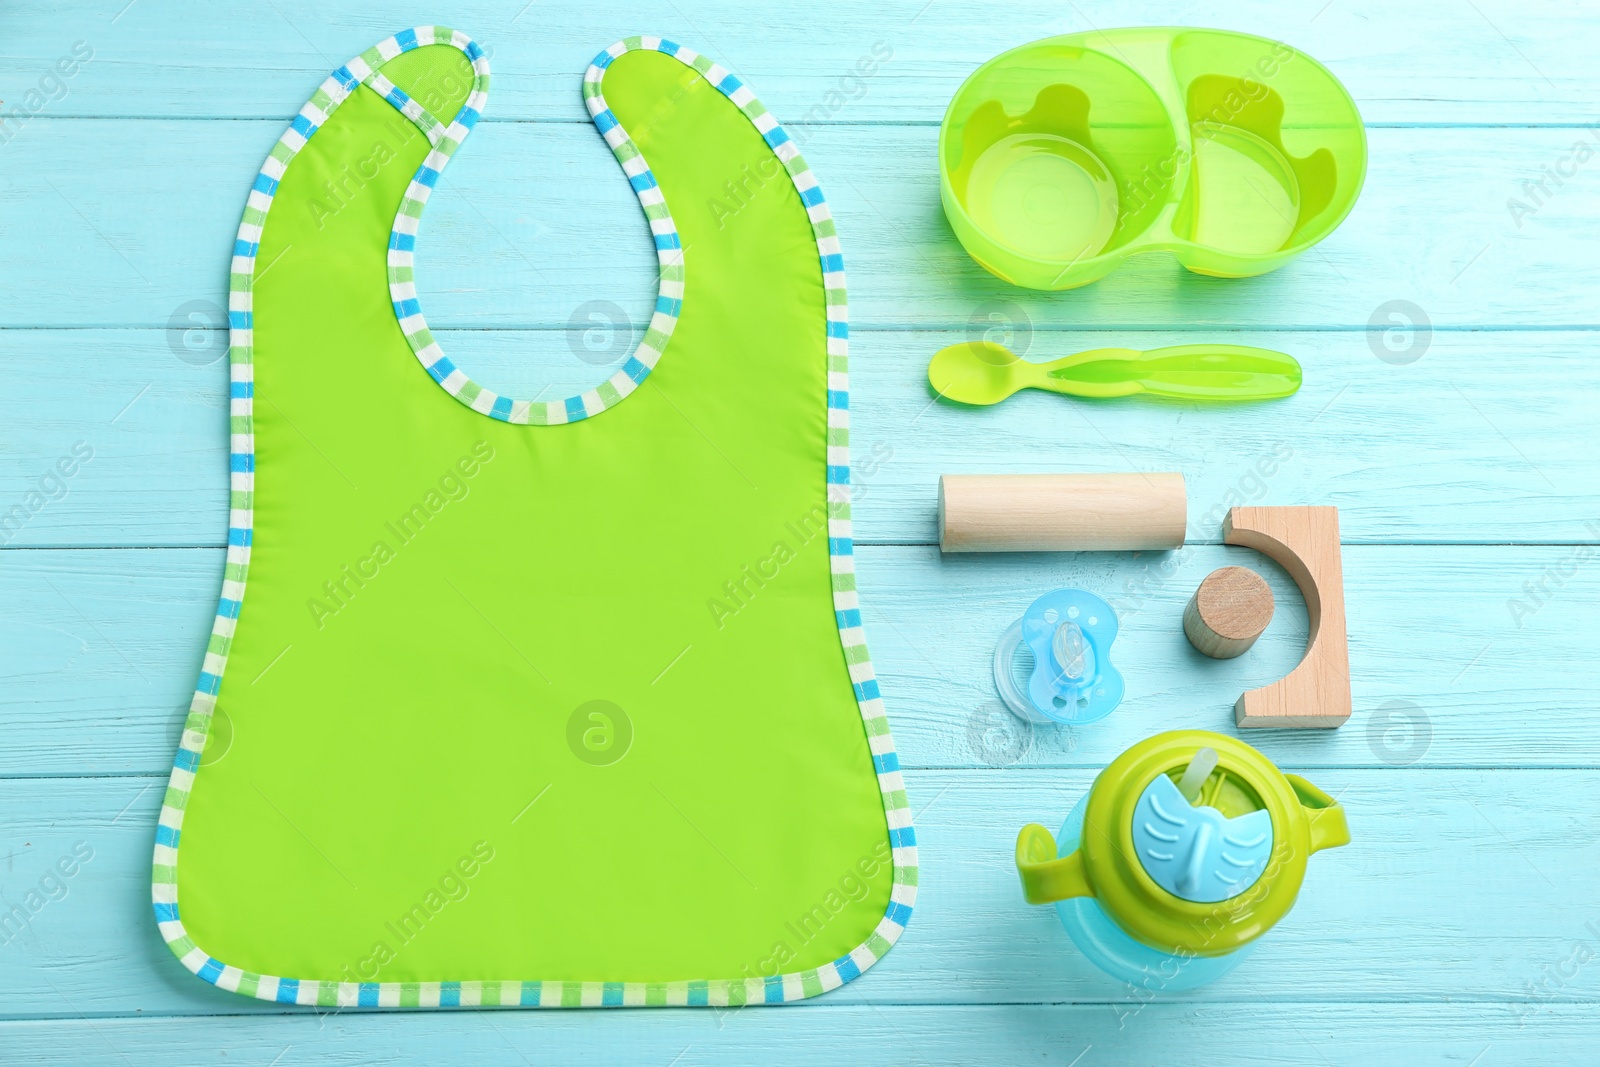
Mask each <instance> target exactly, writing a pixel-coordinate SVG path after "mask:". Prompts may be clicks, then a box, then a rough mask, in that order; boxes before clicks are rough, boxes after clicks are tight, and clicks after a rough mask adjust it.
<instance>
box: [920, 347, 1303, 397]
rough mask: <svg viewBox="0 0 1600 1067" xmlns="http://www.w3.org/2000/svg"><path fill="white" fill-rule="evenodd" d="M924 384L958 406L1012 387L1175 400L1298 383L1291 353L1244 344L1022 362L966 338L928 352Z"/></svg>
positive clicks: (1259, 392) (1269, 392) (1288, 388)
mask: <svg viewBox="0 0 1600 1067" xmlns="http://www.w3.org/2000/svg"><path fill="white" fill-rule="evenodd" d="M928 383H929V384H930V385H932V386H933V388H934V390H935V391H936V392H937V393H938V394H939V395H940V396H943V397H947V398H949V399H951V400H954V401H956V402H958V403H962V404H980V405H988V404H998V403H1000V401H1002V400H1004V399H1005V398H1006V397H1008V396H1010V395H1011V394H1012V393H1015V392H1016V391H1017V390H1019V389H1044V390H1047V391H1049V392H1052V393H1065V394H1066V395H1068V396H1083V397H1096V398H1103V397H1115V396H1133V395H1134V394H1136V393H1149V394H1150V395H1152V396H1162V397H1170V398H1173V399H1177V400H1274V399H1276V398H1278V397H1284V396H1289V395H1290V394H1292V393H1294V392H1295V390H1297V389H1299V388H1300V364H1299V363H1297V362H1295V359H1294V357H1293V356H1286V355H1284V354H1283V353H1282V352H1274V351H1272V350H1271V349H1267V348H1251V347H1250V346H1248V345H1210V344H1204V345H1173V346H1172V347H1170V348H1155V349H1151V350H1150V351H1148V352H1138V351H1135V350H1134V349H1131V348H1096V349H1092V350H1090V351H1088V352H1079V353H1078V354H1077V355H1075V356H1067V357H1066V358H1065V359H1058V360H1055V361H1054V362H1052V363H1029V362H1028V361H1027V360H1024V359H1019V358H1018V357H1017V356H1016V354H1015V353H1013V352H1012V351H1011V350H1010V349H1009V348H1007V347H1005V346H1004V345H998V344H995V343H994V342H992V341H967V342H963V343H962V344H955V345H951V346H950V347H948V348H942V349H940V350H939V351H938V352H936V353H934V356H933V359H932V360H930V361H929V363H928Z"/></svg>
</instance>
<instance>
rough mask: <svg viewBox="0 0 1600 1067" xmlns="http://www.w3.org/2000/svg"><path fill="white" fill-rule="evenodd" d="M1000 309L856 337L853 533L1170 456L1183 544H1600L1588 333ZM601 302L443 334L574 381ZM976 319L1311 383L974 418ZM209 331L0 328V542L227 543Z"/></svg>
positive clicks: (921, 520) (916, 525) (523, 367)
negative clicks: (966, 350)
mask: <svg viewBox="0 0 1600 1067" xmlns="http://www.w3.org/2000/svg"><path fill="white" fill-rule="evenodd" d="M463 151H465V149H464V150H463ZM0 164H3V160H0ZM629 210H635V209H633V208H629ZM1296 269H1299V265H1296ZM645 288H646V283H644V282H642V281H641V282H640V289H639V292H638V293H636V294H634V299H635V300H636V302H638V303H640V304H641V305H642V304H643V302H644V301H645V300H646V297H645V295H644V291H645ZM217 296H218V297H220V292H219V293H218V294H217ZM992 311H993V314H994V315H996V316H998V318H997V319H996V320H993V321H991V320H990V319H989V318H988V317H987V316H988V314H989V312H987V311H985V312H983V314H982V315H981V316H980V317H979V318H978V320H977V321H976V322H975V323H974V324H973V325H972V326H971V327H966V328H959V327H958V328H954V329H945V330H939V331H900V330H877V331H859V332H857V333H855V334H854V336H853V337H852V345H851V348H852V354H853V355H854V356H855V359H854V360H853V361H852V365H851V383H852V385H853V387H854V390H855V392H856V394H857V395H858V396H860V397H865V400H863V401H860V402H858V403H856V404H855V405H854V410H853V411H852V413H851V414H852V430H853V437H854V442H855V445H856V450H855V451H856V458H857V460H858V462H857V469H856V471H855V481H856V483H857V485H858V488H859V493H860V496H859V503H860V507H859V508H858V509H857V511H856V535H857V537H858V538H859V539H860V540H862V541H863V542H866V543H872V544H907V543H921V544H929V543H932V542H933V541H934V539H935V529H934V517H935V511H934V495H933V491H932V490H933V486H934V485H935V484H936V482H937V479H938V476H939V474H941V473H945V472H961V471H973V472H980V471H986V470H1128V469H1143V470H1179V471H1182V472H1183V473H1184V475H1185V477H1186V478H1187V479H1188V482H1189V493H1190V500H1191V503H1192V505H1193V507H1192V509H1191V520H1192V521H1191V529H1190V536H1191V538H1192V539H1194V540H1197V541H1212V542H1214V541H1219V540H1220V539H1221V534H1220V528H1221V512H1220V511H1218V510H1217V509H1218V508H1219V507H1225V506H1227V505H1229V504H1240V503H1259V502H1271V503H1331V504H1336V505H1337V506H1338V507H1339V508H1340V526H1341V530H1342V532H1343V536H1344V538H1345V540H1346V541H1348V542H1355V543H1363V544H1382V543H1397V542H1399V543H1419V542H1458V543H1459V542H1468V543H1470V542H1474V541H1490V542H1496V543H1502V542H1512V541H1520V542H1536V543H1577V542H1593V541H1595V540H1596V538H1597V536H1600V534H1597V530H1600V450H1597V449H1595V448H1592V447H1583V446H1582V443H1583V442H1585V441H1591V442H1592V441H1593V440H1594V439H1595V433H1594V425H1595V409H1594V399H1593V398H1594V396H1595V395H1596V391H1597V389H1600V361H1596V360H1595V358H1594V352H1593V344H1594V338H1595V336H1596V334H1595V333H1592V332H1588V331H1576V330H1563V331H1544V330H1517V331H1459V332H1435V333H1434V334H1433V335H1432V336H1431V338H1428V339H1427V340H1426V341H1425V342H1423V341H1422V340H1421V338H1422V336H1423V335H1413V340H1416V341H1417V343H1419V344H1425V346H1426V347H1425V348H1423V349H1422V352H1423V355H1422V358H1420V359H1419V360H1417V361H1416V362H1414V363H1411V364H1407V365H1400V366H1397V365H1394V364H1391V363H1386V362H1383V361H1382V360H1380V359H1378V358H1377V357H1376V356H1375V355H1374V354H1373V346H1374V345H1375V346H1376V347H1377V349H1378V350H1379V351H1383V352H1387V351H1388V350H1387V349H1385V348H1384V341H1383V340H1382V339H1381V337H1379V336H1378V335H1375V334H1374V335H1368V334H1367V333H1365V332H1364V331H1354V330H1346V331H1314V332H1299V331H1281V330H1280V331H1270V332H1266V331H1263V332H1255V331H1252V332H1249V333H1246V334H1242V335H1235V334H1232V333H1230V332H1228V331H1219V330H1204V331H1201V332H1200V333H1199V334H1195V333H1190V334H1185V333H1182V332H1179V331H1174V330H1157V331H1148V332H1140V333H1137V334H1132V335H1130V333H1128V332H1126V331H1123V332H1115V331H1092V332H1085V333H1078V332H1054V331H1051V332H1046V331H1035V332H1032V333H1031V335H1029V334H1028V333H1027V332H1026V331H1025V330H1024V331H1018V330H1010V331H1007V330H1006V329H1005V322H1006V321H1007V320H1006V319H1005V315H1006V314H1007V313H1008V312H1007V309H1006V308H1004V307H1001V308H997V309H992ZM206 313H208V312H206ZM201 314H205V313H201ZM595 314H596V315H597V316H599V318H597V320H596V322H597V325H595V326H594V327H593V333H592V335H591V336H589V337H588V339H587V340H585V335H584V334H581V333H575V332H567V331H564V330H563V331H534V332H529V331H514V332H508V331H495V330H466V331H448V332H445V331H441V335H442V341H441V343H442V344H443V345H444V346H445V348H446V350H447V351H449V352H450V353H451V354H452V358H455V359H457V360H459V361H460V362H461V364H462V365H464V366H467V367H470V368H472V369H473V372H474V374H478V373H479V372H478V368H479V367H480V366H481V367H483V368H484V370H483V372H482V379H483V380H485V381H486V382H488V383H489V384H490V385H491V386H497V387H500V386H503V387H504V388H506V389H508V390H511V391H512V392H514V393H525V394H528V395H531V394H534V393H537V392H538V389H539V388H540V387H541V386H542V385H543V384H544V383H545V382H554V383H556V384H557V385H559V386H562V387H566V386H574V387H575V386H578V385H588V384H592V383H593V382H594V381H597V380H599V379H600V378H601V377H603V376H604V375H606V374H609V373H610V368H608V367H600V366H596V365H594V364H592V363H588V362H585V361H584V360H583V359H582V358H579V356H578V355H577V354H576V353H584V354H586V355H588V356H589V357H590V358H593V359H603V358H604V352H605V351H607V350H608V348H609V347H610V346H612V345H614V344H616V341H617V339H618V337H617V335H614V334H612V333H611V331H609V330H608V329H607V328H606V326H605V320H604V318H603V316H604V315H606V314H609V311H608V310H607V309H604V308H601V309H599V310H597V311H596V312H595ZM624 329H625V328H624ZM986 330H992V331H993V332H992V333H991V334H990V336H993V337H1003V336H1010V337H1011V339H1012V342H1013V343H1016V342H1017V341H1018V338H1019V336H1020V337H1021V338H1022V339H1023V340H1024V341H1025V342H1026V343H1024V344H1019V345H1018V347H1025V348H1027V349H1028V352H1029V354H1030V355H1031V356H1032V357H1033V358H1038V359H1042V358H1048V357H1052V356H1056V355H1065V354H1067V353H1068V352H1072V351H1077V350H1080V349H1086V348H1094V347H1097V346H1102V345H1114V344H1119V343H1133V344H1135V346H1136V347H1143V348H1154V347H1157V346H1159V345H1164V344H1178V343H1182V342H1183V341H1184V340H1185V339H1193V338H1194V337H1195V336H1204V337H1207V338H1216V337H1221V336H1229V337H1235V336H1237V337H1239V338H1240V339H1241V340H1245V341H1248V342H1249V343H1251V344H1258V345H1265V346H1268V347H1273V348H1279V349H1282V350H1283V351H1287V352H1291V353H1294V354H1295V355H1296V356H1297V357H1298V358H1299V359H1300V361H1301V362H1302V363H1303V364H1304V365H1305V368H1306V382H1305V385H1304V386H1303V387H1302V388H1301V390H1300V392H1299V393H1298V394H1296V395H1295V396H1294V397H1291V398H1289V399H1287V400H1284V401H1275V402H1273V403H1270V404H1263V405H1258V406H1255V407H1251V408H1249V409H1242V410H1241V409H1233V408H1220V409H1218V408H1208V407H1205V406H1202V405H1183V404H1173V403H1162V402H1148V401H1136V402H1102V403H1090V402H1083V401H1073V400H1067V399H1063V398H1061V397H1055V396H1046V395H1044V394H1040V393H1023V394H1020V395H1018V396H1016V397H1013V398H1012V399H1010V400H1008V401H1006V402H1005V403H1004V404H1003V405H999V406H997V407H993V408H988V409H964V408H960V407H957V406H955V405H951V404H947V403H943V402H940V403H935V402H934V397H933V396H932V394H931V392H930V390H929V387H928V384H927V377H926V373H925V368H926V366H927V362H928V359H929V358H930V357H931V356H932V355H933V353H934V352H936V351H938V350H939V349H940V348H942V347H944V346H945V345H947V344H950V343H952V342H954V341H958V340H961V339H962V338H963V337H968V336H973V337H977V336H983V334H984V332H985V331H986ZM224 336H225V335H224V334H222V333H214V334H213V333H207V332H205V331H203V330H198V329H196V330H195V331H193V332H190V331H188V330H187V329H186V328H184V327H182V326H180V327H179V328H175V329H173V330H171V331H166V330H159V331H157V330H20V329H16V330H8V329H0V434H4V441H5V447H4V448H3V449H0V539H7V540H8V541H9V543H11V544H13V545H28V546H34V547H84V546H109V545H126V544H134V545H139V546H183V545H217V546H221V545H222V544H223V540H224V538H225V536H226V526H227V516H226V507H227V501H226V496H225V493H226V485H227V473H226V472H227V436H226V393H225V385H226V381H227V367H226V362H225V361H224V360H223V359H222V348H221V347H220V346H221V345H222V344H223V343H224V342H223V337H224ZM634 336H637V334H635V335H634ZM189 344H193V345H195V346H196V347H195V349H193V350H191V348H189V347H187V345H189ZM618 350H619V351H620V350H621V346H618ZM206 361H212V362H210V363H209V365H197V364H205V363H206ZM45 382H49V383H51V384H52V385H53V386H55V387H54V388H45V387H44V386H43V384H42V383H45ZM79 441H83V442H85V443H87V444H88V445H90V446H91V447H93V448H94V450H95V456H94V459H93V460H92V461H91V462H89V463H88V464H86V465H84V466H83V468H82V469H81V470H80V471H79V473H78V474H77V475H75V476H74V478H73V479H72V480H71V482H70V483H69V485H68V486H67V489H66V491H65V493H64V495H59V497H58V499H53V500H51V501H50V502H49V503H48V505H46V506H42V507H40V508H39V509H38V510H37V511H35V512H33V513H32V514H30V515H29V516H28V517H27V520H26V522H24V523H22V524H21V526H20V528H17V529H15V530H13V529H12V528H11V527H9V526H5V525H3V524H4V516H5V513H6V511H8V510H9V508H11V507H12V506H14V505H15V504H16V503H17V502H19V501H22V500H23V499H24V498H25V496H26V494H27V493H28V492H29V491H30V490H31V489H33V488H35V487H36V486H37V483H38V481H39V479H40V477H41V476H42V475H43V473H44V472H46V471H47V470H49V469H50V468H51V467H52V466H53V465H54V464H55V462H56V461H57V460H58V459H59V458H60V457H61V456H62V455H63V454H65V453H66V452H68V451H70V450H71V448H72V446H73V445H74V444H75V443H76V442H79ZM1400 457H1404V458H1403V460H1402V459H1401V458H1400ZM1518 584H1520V579H1519V580H1518Z"/></svg>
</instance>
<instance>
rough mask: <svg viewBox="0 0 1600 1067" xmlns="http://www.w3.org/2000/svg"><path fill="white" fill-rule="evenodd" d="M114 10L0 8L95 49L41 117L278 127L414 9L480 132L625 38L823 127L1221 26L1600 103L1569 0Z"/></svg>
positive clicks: (1524, 114)
mask: <svg viewBox="0 0 1600 1067" xmlns="http://www.w3.org/2000/svg"><path fill="white" fill-rule="evenodd" d="M124 3H126V0H67V2H57V3H52V4H50V5H48V7H47V8H46V7H38V8H25V9H22V10H18V11H17V12H15V13H14V14H12V13H8V17H7V28H8V30H9V35H8V40H7V42H6V45H5V54H6V56H7V58H8V59H10V60H12V61H13V62H14V63H15V64H16V67H17V69H18V72H19V73H20V74H21V75H23V76H24V77H25V79H26V80H27V81H28V82H32V81H33V80H34V79H35V78H36V77H37V76H38V75H40V74H43V73H44V72H45V71H46V70H47V69H48V67H49V64H50V63H51V62H53V61H54V59H55V58H56V56H57V55H58V54H59V53H60V52H62V51H64V50H65V49H66V47H67V46H68V45H70V44H71V43H72V41H73V40H74V39H84V40H88V41H90V42H91V43H92V44H93V46H94V48H95V61H94V62H93V63H91V64H90V65H89V67H88V68H87V69H86V70H85V72H84V74H83V75H82V76H81V77H80V78H78V79H75V81H74V83H73V85H72V92H71V94H70V95H69V96H68V97H67V98H65V99H63V100H60V101H58V102H56V103H55V104H53V105H52V113H60V114H71V115H96V116H148V115H176V116H182V117H195V116H207V117H217V118H238V117H243V116H250V117H272V118H281V119H283V120H284V121H287V120H288V119H289V118H290V117H291V116H292V115H293V114H294V112H295V110H296V109H297V108H298V107H299V105H300V102H301V101H303V100H304V99H305V98H306V97H307V96H308V95H310V87H311V86H312V85H315V84H316V82H317V81H319V80H321V78H322V77H323V76H324V75H326V74H327V72H328V71H330V70H332V69H333V68H334V67H336V66H338V65H339V64H340V63H343V62H344V61H345V60H346V59H348V58H350V57H351V56H353V55H356V54H357V53H359V52H361V51H362V50H364V49H366V48H369V47H371V46H372V44H373V43H374V42H376V41H379V40H382V39H383V38H384V37H387V36H388V35H389V34H391V33H394V32H396V31H397V30H400V29H403V28H405V27H407V26H411V25H414V24H415V23H416V22H417V20H418V19H419V18H439V19H448V20H449V23H450V25H452V26H454V27H455V28H457V29H460V30H462V31H464V32H466V33H468V34H471V35H472V36H473V37H475V38H476V39H477V40H478V41H479V42H481V43H482V44H483V45H484V46H485V47H486V48H488V49H492V53H491V54H492V60H493V64H494V96H493V97H492V98H491V104H490V107H491V110H490V111H489V114H488V117H489V119H490V120H491V121H493V120H496V119H508V118H511V119H522V120H527V119H534V120H538V121H549V120H552V119H555V120H564V121H569V122H582V121H586V120H585V117H584V114H583V110H582V105H581V102H580V100H579V98H578V90H577V79H578V77H579V76H580V75H581V74H582V72H583V68H584V65H585V64H587V63H588V62H589V60H590V59H591V58H592V57H593V56H594V54H595V53H596V52H598V51H599V50H600V49H602V48H604V47H605V46H606V45H608V44H610V43H611V42H612V41H614V40H617V39H619V38H621V37H623V36H625V35H627V34H633V33H658V34H664V35H666V36H669V37H674V38H675V39H677V40H679V41H682V42H684V43H691V42H692V43H693V45H694V47H696V48H698V49H699V50H701V51H704V52H706V53H708V54H711V55H713V56H714V57H715V58H717V59H718V60H720V61H722V62H723V64H724V65H726V66H728V67H729V68H730V69H732V70H734V71H735V72H737V73H739V74H740V75H743V76H747V77H748V78H749V79H750V80H751V81H752V82H753V84H755V85H756V86H757V87H759V89H760V91H761V95H762V98H763V99H764V101H765V102H766V104H767V105H768V107H769V108H771V109H772V110H773V112H774V113H775V114H777V115H778V116H779V117H780V118H781V119H782V120H783V121H785V122H789V121H792V120H793V119H795V118H796V117H798V116H800V115H803V114H806V113H808V112H809V111H810V110H811V109H812V108H817V107H821V108H822V109H823V113H826V114H831V117H834V118H836V119H837V118H840V117H845V116H848V117H849V118H850V119H852V120H854V121H869V122H895V123H908V122H911V123H936V122H938V120H939V118H940V116H942V115H943V113H944V107H945V104H946V103H947V102H948V101H949V99H950V96H951V94H953V93H954V92H955V90H956V86H958V85H959V84H960V83H961V80H962V79H963V78H965V77H966V76H967V75H968V74H969V73H971V72H972V71H973V70H974V69H975V68H976V67H977V66H978V65H979V64H980V63H982V62H983V61H984V60H986V59H988V58H990V57H991V56H994V55H997V54H998V53H1000V52H1003V51H1005V50H1006V49H1007V48H1012V47H1014V46H1016V45H1018V44H1022V43H1023V42H1025V41H1029V40H1032V39H1034V38H1036V37H1041V36H1047V35H1050V34H1057V33H1074V32H1079V31H1085V30H1094V29H1099V28H1107V27H1111V26H1133V25H1156V26H1163V25H1175V24H1176V25H1190V24H1197V25H1205V26H1217V27H1220V28H1224V29H1234V30H1241V31H1244V32H1246V33H1255V34H1261V35H1264V36H1267V37H1272V38H1275V39H1277V40H1283V41H1287V42H1289V43H1290V44H1292V45H1295V46H1296V47H1299V48H1303V49H1305V50H1307V51H1308V52H1310V53H1311V54H1312V55H1314V56H1316V57H1317V59H1319V60H1321V61H1322V62H1323V63H1325V64H1327V65H1328V66H1329V67H1330V68H1332V70H1333V72H1334V73H1335V74H1337V75H1338V76H1339V78H1340V79H1341V80H1342V81H1343V82H1344V83H1345V85H1346V86H1347V87H1348V88H1349V90H1350V92H1351V94H1352V95H1353V96H1354V97H1355V99H1356V102H1357V103H1358V105H1359V106H1360V108H1361V111H1362V115H1363V116H1364V117H1365V118H1366V120H1367V121H1368V122H1381V123H1445V122H1456V123H1472V124H1480V123H1517V122H1524V123H1526V122H1541V123H1549V122H1567V123H1584V122H1591V121H1593V118H1594V113H1593V99H1594V97H1595V96H1596V95H1597V93H1600V72H1597V71H1596V70H1595V67H1594V64H1593V62H1592V57H1591V55H1590V53H1589V51H1588V49H1587V48H1586V47H1585V36H1586V32H1587V31H1588V30H1589V29H1590V23H1589V22H1588V21H1586V19H1587V16H1588V15H1589V14H1590V12H1589V11H1588V10H1587V9H1586V8H1585V6H1584V5H1583V4H1582V3H1579V2H1575V0H1561V2H1551V0H1543V2H1537V3H1518V2H1516V0H1474V2H1473V4H1472V5H1471V6H1470V7H1467V8H1465V9H1463V6H1462V5H1460V4H1456V3H1452V2H1451V0H1420V2H1418V3H1414V4H1409V5H1405V6H1403V7H1396V6H1395V5H1393V4H1390V3H1386V2H1384V0H1339V2H1338V3H1336V4H1333V5H1327V6H1325V5H1324V4H1323V3H1321V2H1320V0H1319V2H1316V3H1310V2H1307V3H1293V4H1283V3H1274V2H1272V0H1239V2H1236V3H1231V4H1229V5H1227V6H1226V7H1222V6H1220V5H1219V6H1215V7H1207V8H1206V9H1204V10H1203V11H1201V10H1195V9H1193V8H1190V7H1185V6H1181V5H1174V4H1173V3H1170V2H1165V0H1117V2H1116V3H1115V4H1113V3H1111V2H1110V0H1085V2H1083V3H1077V4H1073V5H1071V6H1066V7H1063V6H1062V5H1060V4H1053V3H1050V2H1048V0H1015V2H1009V3H1006V4H1005V5H1004V6H997V5H996V4H994V3H992V2H983V0H938V3H937V5H936V6H931V7H930V6H929V5H928V4H927V3H926V0H886V2H883V3H876V4H871V5H851V4H839V3H827V4H824V5H821V6H813V7H809V8H773V9H770V10H763V11H762V13H761V18H759V19H752V18H750V8H749V7H748V5H746V4H741V3H738V2H736V0H710V2H705V0H702V2H699V3H693V4H690V3H676V4H673V5H665V6H663V5H656V4H652V3H649V2H648V0H597V2H593V3H586V4H583V5H581V6H578V5H573V6H565V5H561V6H558V5H555V4H540V5H538V6H536V7H533V8H531V9H528V8H526V7H525V4H524V3H523V2H521V0H518V2H496V0H452V2H451V3H449V4H445V5H442V6H441V7H440V8H439V10H437V12H434V13H431V14H429V15H426V16H421V15H419V14H418V12H417V8H416V6H415V5H413V4H407V3H400V2H396V0H369V2H366V3H362V4H359V5H348V6H346V5H338V6H334V5H328V4H325V3H318V2H317V0H274V2H273V3H271V4H268V5H261V6H255V5H249V6H245V7H241V8H239V9H238V10H234V9H233V8H231V7H230V8H226V9H223V8H218V7H217V6H216V5H214V4H210V3H206V2H205V0H140V2H139V3H138V4H137V5H135V6H134V7H133V8H132V9H131V10H129V11H126V12H124V13H122V14H121V15H120V17H116V16H118V12H119V11H120V9H121V8H122V7H123V4H124ZM114 17H115V20H114V21H113V19H114ZM1380 27H1381V28H1382V32H1379V28H1380ZM880 41H881V42H884V43H886V44H887V45H888V46H889V47H891V48H892V49H893V52H894V55H893V59H892V61H890V62H889V63H887V64H886V65H885V66H884V67H883V69H882V70H881V71H880V72H879V73H877V74H874V75H873V76H872V77H871V78H870V80H868V81H867V85H866V88H865V89H862V88H861V87H859V86H858V85H856V84H855V83H852V82H850V81H848V80H846V76H847V75H848V74H849V73H850V72H851V71H852V70H853V69H854V67H855V64H856V62H857V59H858V58H859V57H860V56H861V55H862V54H863V53H865V52H867V51H868V49H870V48H871V46H872V45H873V44H874V43H876V42H880ZM96 64H98V65H96ZM829 94H836V95H833V96H830V95H829ZM290 100H292V101H293V102H292V103H286V101H290ZM830 108H831V111H830V110H829V109H830Z"/></svg>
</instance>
